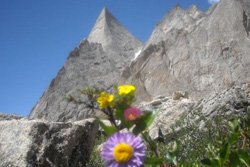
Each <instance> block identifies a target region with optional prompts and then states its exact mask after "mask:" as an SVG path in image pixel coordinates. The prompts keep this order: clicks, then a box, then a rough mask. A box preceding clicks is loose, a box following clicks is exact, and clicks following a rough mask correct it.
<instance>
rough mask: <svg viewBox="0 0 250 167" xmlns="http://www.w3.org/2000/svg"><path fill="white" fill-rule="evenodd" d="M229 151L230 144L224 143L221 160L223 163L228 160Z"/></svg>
mask: <svg viewBox="0 0 250 167" xmlns="http://www.w3.org/2000/svg"><path fill="white" fill-rule="evenodd" d="M229 152H230V146H229V144H228V143H227V142H226V143H224V144H223V145H222V147H221V149H220V162H221V164H222V165H223V164H224V162H226V160H227V159H228V157H229Z"/></svg>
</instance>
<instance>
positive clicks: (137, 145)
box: [101, 132, 146, 167]
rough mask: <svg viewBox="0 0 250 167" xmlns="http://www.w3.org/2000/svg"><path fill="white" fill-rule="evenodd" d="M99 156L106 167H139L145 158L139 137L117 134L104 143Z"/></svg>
mask: <svg viewBox="0 0 250 167" xmlns="http://www.w3.org/2000/svg"><path fill="white" fill-rule="evenodd" d="M101 156H102V159H103V160H104V161H105V165H106V166H107V167H127V166H133V167H140V166H142V164H143V162H144V159H145V156H146V146H145V144H144V143H143V140H142V139H141V138H140V137H136V136H134V135H133V134H131V133H121V132H117V133H115V134H113V135H112V136H111V137H110V138H109V139H108V140H107V141H106V142H105V144H104V146H103V149H102V152H101Z"/></svg>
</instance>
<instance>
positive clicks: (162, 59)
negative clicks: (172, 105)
mask: <svg viewBox="0 0 250 167" xmlns="http://www.w3.org/2000/svg"><path fill="white" fill-rule="evenodd" d="M249 25H250V1H249V0H221V1H220V2H219V3H218V4H216V5H215V6H213V7H212V8H211V9H210V10H209V11H208V12H207V13H203V12H201V11H198V10H197V8H196V7H194V6H193V7H191V8H190V9H188V10H186V11H185V10H183V9H181V8H180V7H176V8H175V9H173V10H172V11H171V12H170V13H169V14H167V15H166V16H165V17H164V19H163V20H162V22H161V23H160V24H159V25H157V26H156V28H155V30H154V31H153V33H152V35H151V37H150V38H149V40H148V42H147V44H146V45H145V47H144V48H143V49H142V51H141V53H140V55H139V56H138V57H137V59H136V60H134V61H133V62H132V63H131V64H130V66H129V67H128V68H126V69H125V70H124V72H123V78H122V81H121V82H127V83H135V84H136V86H137V88H138V92H137V93H138V97H139V98H140V99H139V101H145V100H151V99H152V98H153V97H156V96H159V95H164V96H170V95H172V94H173V92H176V91H187V93H188V95H189V96H190V97H191V98H192V99H196V100H197V99H200V98H203V97H206V96H209V95H211V94H213V93H214V92H219V91H221V90H223V89H226V88H228V87H230V86H232V85H233V84H237V83H241V82H246V81H248V80H250V73H249V71H250V56H249V53H250V37H249V31H250V26H249Z"/></svg>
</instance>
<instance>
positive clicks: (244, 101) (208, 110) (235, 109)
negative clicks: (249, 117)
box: [142, 83, 250, 138]
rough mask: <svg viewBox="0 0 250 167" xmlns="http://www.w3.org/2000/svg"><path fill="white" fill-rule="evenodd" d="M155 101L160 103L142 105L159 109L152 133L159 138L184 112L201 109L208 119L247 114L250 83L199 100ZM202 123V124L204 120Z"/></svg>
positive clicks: (201, 114) (200, 112) (249, 102)
mask: <svg viewBox="0 0 250 167" xmlns="http://www.w3.org/2000/svg"><path fill="white" fill-rule="evenodd" d="M155 101H158V105H154V101H153V102H151V103H147V104H144V105H142V108H144V109H145V107H146V108H150V110H156V111H157V113H156V114H157V117H156V119H155V120H154V122H153V124H152V126H151V129H150V135H151V136H152V137H153V138H158V137H159V130H161V133H162V134H163V135H166V134H168V133H169V132H170V128H171V126H172V125H174V123H175V122H176V121H177V120H178V119H180V118H181V116H183V115H184V114H185V115H187V116H188V114H192V113H194V112H198V111H199V114H200V115H199V117H201V116H203V117H204V118H206V119H213V118H214V117H216V116H218V115H226V116H233V117H234V116H236V115H238V116H243V115H246V108H247V107H248V106H250V83H244V84H242V85H236V86H232V87H231V88H228V89H225V90H223V91H221V92H220V93H215V94H213V95H211V96H209V97H207V98H204V99H202V100H199V101H193V100H191V99H186V98H181V99H179V100H173V99H172V98H161V99H157V100H155ZM159 102H160V103H159ZM190 116H191V117H192V118H191V119H190V120H195V119H196V118H194V116H193V115H190ZM200 125H201V126H202V122H200Z"/></svg>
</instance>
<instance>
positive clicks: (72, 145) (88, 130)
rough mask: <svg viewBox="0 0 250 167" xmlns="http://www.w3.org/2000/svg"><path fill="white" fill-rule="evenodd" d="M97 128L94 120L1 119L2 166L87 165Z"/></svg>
mask: <svg viewBox="0 0 250 167" xmlns="http://www.w3.org/2000/svg"><path fill="white" fill-rule="evenodd" d="M97 129H98V126H97V123H96V122H95V121H94V120H93V119H89V120H84V121H78V122H74V123H58V122H50V123H49V122H43V121H41V120H32V121H29V120H8V121H7V120H6V121H0V134H1V135H0V166H3V167H7V166H11V167H15V166H18V167H33V166H40V167H53V166H58V167H63V166H72V167H80V166H85V163H86V162H87V161H88V158H89V155H90V153H91V151H92V147H93V144H94V139H95V136H96V132H97Z"/></svg>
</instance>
